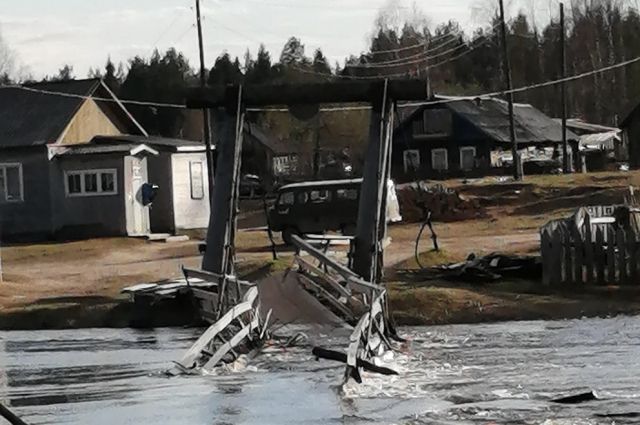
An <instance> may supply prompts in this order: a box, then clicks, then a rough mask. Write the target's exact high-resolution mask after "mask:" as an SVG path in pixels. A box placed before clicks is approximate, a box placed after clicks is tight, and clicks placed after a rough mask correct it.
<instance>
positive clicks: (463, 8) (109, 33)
mask: <svg viewBox="0 0 640 425" xmlns="http://www.w3.org/2000/svg"><path fill="white" fill-rule="evenodd" d="M201 1H202V7H203V11H204V32H205V50H206V56H207V63H208V65H210V64H212V63H213V60H214V59H215V57H216V56H218V55H219V54H220V53H221V52H222V51H224V50H226V51H228V52H229V53H230V54H231V55H234V56H235V55H237V56H240V57H241V58H242V56H243V55H244V52H245V50H246V49H247V48H249V49H251V51H252V52H253V53H254V54H255V52H256V50H257V47H258V44H259V43H260V42H263V43H265V45H266V46H267V48H268V49H269V50H270V51H271V53H272V56H273V57H274V58H276V59H277V57H278V56H279V54H280V50H281V48H282V46H283V45H284V43H285V41H286V40H287V38H288V37H289V36H291V35H295V36H297V37H300V38H301V39H302V41H303V43H304V44H305V46H306V48H307V54H308V55H310V54H311V53H312V52H313V50H315V49H316V48H317V47H322V50H323V51H324V52H325V54H326V55H327V56H328V57H329V58H330V60H331V61H332V63H334V62H335V61H340V62H342V60H344V58H345V57H346V56H348V55H349V54H351V53H356V54H357V53H359V52H360V51H363V50H364V49H366V45H367V38H368V36H370V34H371V31H372V28H373V23H374V21H375V17H376V16H377V14H378V11H379V10H380V8H382V7H385V6H388V4H389V2H390V1H393V2H394V3H396V4H399V5H401V6H402V7H404V8H406V9H400V10H401V11H402V10H405V11H406V10H409V9H410V7H411V6H412V4H414V3H416V4H417V5H418V6H419V8H420V9H421V10H422V11H423V12H424V15H425V16H426V17H427V19H428V22H429V23H430V25H436V24H438V23H440V22H444V21H447V20H449V19H455V20H457V21H458V22H460V23H461V24H462V26H463V27H464V28H465V29H469V28H472V27H476V26H478V25H484V24H485V23H486V20H487V17H488V15H489V14H490V11H491V5H492V3H495V1H492V0H418V1H415V2H414V1H413V0H201ZM506 1H507V4H508V13H509V14H510V15H513V14H515V13H516V12H517V11H518V10H519V8H520V7H522V4H524V3H525V2H524V0H522V1H521V0H511V1H509V0H506ZM555 1H556V0H541V1H539V3H544V5H546V6H547V7H546V8H545V7H544V6H542V7H539V6H538V4H536V7H535V11H536V13H537V14H540V13H542V16H543V19H544V15H545V14H546V15H547V19H548V5H549V3H550V2H555ZM193 3H194V0H100V1H98V0H0V31H2V34H3V37H4V39H5V42H6V43H7V44H8V45H9V46H10V48H12V49H13V50H14V51H15V53H16V54H17V57H18V61H19V63H20V64H22V65H23V66H26V68H27V69H28V71H29V72H30V73H31V74H32V75H33V76H34V77H36V78H39V77H42V76H43V75H45V74H53V73H56V72H57V70H58V69H59V68H60V67H62V66H63V65H64V64H65V63H69V64H71V65H73V66H74V70H75V74H76V75H77V76H79V77H84V76H85V75H86V73H87V71H88V69H89V67H102V66H103V65H104V62H105V60H106V58H107V56H108V55H111V57H112V59H113V60H114V61H115V62H118V61H126V60H127V59H128V58H130V57H132V56H134V55H142V56H149V55H150V54H151V52H152V51H153V49H154V48H155V47H158V48H159V49H160V50H162V49H166V48H168V47H171V46H175V47H177V48H178V49H179V50H181V51H183V52H184V53H185V54H186V55H187V56H188V57H189V59H190V62H191V64H192V66H196V65H197V41H196V31H195V28H194V27H193V23H194V14H195V12H194V11H193V7H192V6H193ZM526 3H527V4H529V3H531V0H528V1H527V2H526ZM526 9H527V11H529V10H530V9H531V8H530V7H527V8H526Z"/></svg>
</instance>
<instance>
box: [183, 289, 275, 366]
mask: <svg viewBox="0 0 640 425" xmlns="http://www.w3.org/2000/svg"><path fill="white" fill-rule="evenodd" d="M256 303H257V304H258V305H256ZM247 315H249V317H250V319H249V320H248V324H245V322H244V321H243V320H242V318H243V316H247ZM270 316H271V311H269V312H268V313H267V317H266V319H265V321H264V322H262V323H261V318H260V305H259V302H258V288H257V287H255V286H254V287H252V288H250V289H249V290H248V291H247V292H246V294H245V295H244V297H243V301H242V302H241V303H240V304H238V305H236V306H235V307H233V308H231V309H230V310H229V311H228V312H227V313H226V314H225V315H223V316H222V317H221V318H220V320H218V321H217V322H216V323H214V324H213V325H211V326H210V327H209V328H208V329H207V330H206V331H205V333H204V334H202V336H200V338H198V340H197V341H196V342H195V343H194V344H193V346H192V347H191V348H190V349H189V350H188V351H187V352H186V353H185V355H184V356H183V357H182V359H181V360H180V361H179V362H176V365H177V366H178V368H179V369H180V370H181V371H185V372H186V371H191V370H194V369H199V370H204V371H211V370H213V369H214V368H216V367H217V366H218V365H219V363H220V362H221V361H222V360H223V359H224V357H225V356H226V355H227V354H229V353H230V352H233V353H234V355H236V354H235V352H234V351H233V350H234V348H237V347H238V346H240V345H241V344H242V343H243V342H250V341H254V342H257V343H258V344H259V343H260V341H262V340H263V338H264V337H265V336H266V327H267V325H268V322H269V318H270ZM234 323H235V324H237V325H238V327H239V330H236V329H235V328H234V329H232V325H233V324H234ZM261 325H262V326H261ZM225 332H226V333H228V335H224V333H225ZM225 337H227V338H228V340H227V339H225ZM229 337H230V338H229Z"/></svg>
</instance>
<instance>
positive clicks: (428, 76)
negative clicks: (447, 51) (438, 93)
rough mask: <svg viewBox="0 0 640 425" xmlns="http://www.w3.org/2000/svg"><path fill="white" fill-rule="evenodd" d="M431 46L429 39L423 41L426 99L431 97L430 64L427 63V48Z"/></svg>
mask: <svg viewBox="0 0 640 425" xmlns="http://www.w3.org/2000/svg"><path fill="white" fill-rule="evenodd" d="M430 48H431V40H429V41H428V42H426V43H425V46H424V49H425V52H424V60H425V68H424V69H425V73H426V74H427V99H429V100H430V99H431V65H430V64H429V55H428V53H429V49H430Z"/></svg>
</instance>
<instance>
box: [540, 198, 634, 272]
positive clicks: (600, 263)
mask: <svg viewBox="0 0 640 425" xmlns="http://www.w3.org/2000/svg"><path fill="white" fill-rule="evenodd" d="M609 208H610V207H592V208H589V209H587V212H586V213H585V214H584V219H580V220H576V221H573V220H562V221H555V222H551V223H549V224H548V225H546V226H545V227H543V228H542V230H541V234H540V239H541V240H540V242H541V253H542V264H543V283H544V284H545V285H582V284H586V285H594V284H595V285H633V284H636V283H639V280H638V277H639V275H640V237H639V235H638V233H637V231H635V230H633V229H632V228H631V227H622V226H620V225H619V223H616V222H615V219H614V218H613V217H612V216H613V212H612V211H613V210H612V209H609Z"/></svg>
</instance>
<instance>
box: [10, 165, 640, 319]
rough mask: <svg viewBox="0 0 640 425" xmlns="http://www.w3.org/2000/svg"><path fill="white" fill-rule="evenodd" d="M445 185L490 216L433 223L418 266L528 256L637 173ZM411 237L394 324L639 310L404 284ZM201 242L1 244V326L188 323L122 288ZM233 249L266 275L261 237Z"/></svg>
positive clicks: (512, 287)
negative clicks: (560, 225) (435, 243)
mask: <svg viewBox="0 0 640 425" xmlns="http://www.w3.org/2000/svg"><path fill="white" fill-rule="evenodd" d="M444 184H446V185H447V186H449V187H452V188H455V190H457V191H458V192H459V193H461V194H462V196H467V197H475V198H477V199H478V200H479V202H481V203H482V205H483V206H484V207H485V208H486V211H487V218H482V219H474V220H468V221H460V222H451V223H436V224H435V228H436V232H437V233H438V237H439V243H440V246H441V247H442V249H443V251H442V252H441V253H440V254H437V255H433V254H432V253H429V249H430V248H431V245H430V241H429V240H428V237H426V236H425V237H424V240H423V241H421V244H420V246H419V251H420V252H423V254H422V255H423V257H422V259H423V261H421V262H422V263H423V264H426V265H434V264H440V263H444V262H450V261H459V260H461V259H464V258H466V257H467V255H468V254H469V253H471V252H475V253H477V254H486V253H490V252H495V251H500V252H504V253H523V254H536V253H537V252H538V249H539V247H538V244H539V242H538V229H539V227H540V226H541V225H543V224H544V223H546V222H547V221H548V220H550V219H553V218H558V217H561V216H567V215H569V214H570V213H571V212H572V211H573V209H575V208H576V207H578V206H583V205H596V204H608V203H618V202H622V196H623V195H624V192H625V190H626V187H627V186H628V185H629V184H633V185H636V186H637V185H640V173H637V172H633V173H603V174H591V175H574V176H537V177H529V178H527V180H526V182H525V183H498V182H496V181H495V180H493V179H485V180H483V181H480V182H472V183H469V182H463V181H449V182H444ZM256 217H257V216H256ZM252 224H260V223H259V222H257V221H256V222H255V223H253V222H252ZM418 229H419V224H402V225H399V226H392V227H391V228H390V236H391V238H392V245H391V247H390V248H389V249H388V250H387V252H386V253H385V266H386V268H387V276H388V280H389V282H390V300H391V305H392V307H393V309H394V314H395V316H396V318H397V320H398V322H399V323H400V324H407V325H418V324H419V325H428V324H447V323H477V322H484V321H498V320H530V319H564V318H574V317H582V316H608V315H616V314H636V313H638V312H640V294H638V293H637V292H638V291H635V290H634V289H627V288H622V289H620V288H594V289H585V288H573V289H571V290H564V291H557V292H544V291H541V290H540V288H539V285H537V284H536V283H535V282H502V283H500V284H491V285H482V286H468V285H463V284H456V285H453V284H451V283H450V282H426V283H420V282H418V283H411V284H409V283H406V282H401V281H399V280H398V277H397V276H396V275H395V272H396V271H397V270H398V269H403V268H404V269H407V268H408V269H410V268H415V267H417V263H416V262H415V260H413V257H414V248H415V238H416V235H417V233H418ZM198 243H199V241H198V240H191V241H187V242H176V243H159V242H148V241H145V240H140V239H126V238H114V239H95V240H88V241H80V242H67V243H46V244H33V245H17V246H10V247H3V248H2V252H1V253H2V265H3V269H2V270H3V276H4V281H3V282H2V283H1V284H0V329H60V328H80V327H125V326H131V325H134V326H135V325H146V326H170V325H173V326H176V325H178V326H179V325H186V324H189V323H191V322H192V317H191V308H190V305H189V304H188V302H185V303H184V304H183V305H182V307H179V308H175V307H170V306H166V305H158V306H155V307H154V308H153V310H151V311H146V312H142V313H140V310H139V309H137V308H135V306H134V305H133V304H132V303H131V302H130V300H129V298H128V296H126V295H122V294H121V290H122V289H123V288H125V287H127V286H131V285H135V284H139V283H143V282H158V281H162V280H165V279H174V278H176V277H179V276H180V275H181V272H180V270H181V266H183V265H184V266H187V267H198V266H199V264H200V262H201V257H200V255H199V253H198ZM236 244H237V250H238V258H239V260H240V263H239V264H240V267H241V268H242V272H243V273H245V274H251V273H253V272H256V271H258V270H263V272H264V270H265V268H266V269H267V270H268V268H269V267H270V264H272V263H271V261H272V259H271V252H270V249H269V241H268V239H267V236H266V233H265V232H262V231H242V232H239V233H238V235H237V241H236ZM279 256H280V260H279V261H278V262H277V267H276V268H277V269H278V270H282V268H283V267H286V266H287V265H288V264H290V263H291V256H292V252H291V251H290V250H286V249H282V248H279ZM263 272H261V273H263ZM267 273H268V271H267ZM258 276H259V275H258ZM256 277H257V276H256Z"/></svg>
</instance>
